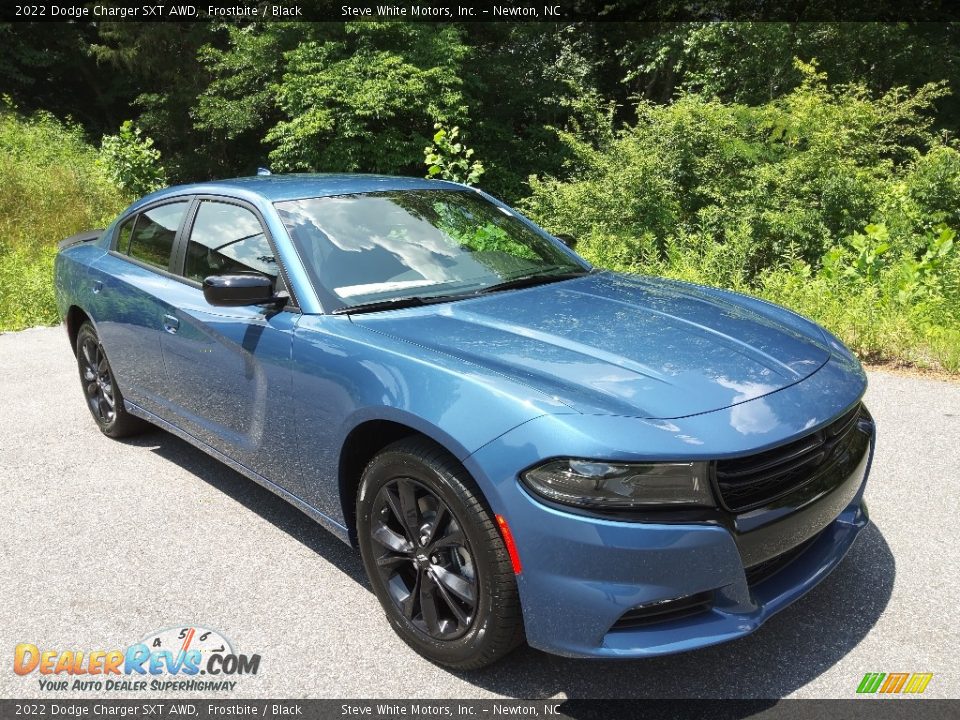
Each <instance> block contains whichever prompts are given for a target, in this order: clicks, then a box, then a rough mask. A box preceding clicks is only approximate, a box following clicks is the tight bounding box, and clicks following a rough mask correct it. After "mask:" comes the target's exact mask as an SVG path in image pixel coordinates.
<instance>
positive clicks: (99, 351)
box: [78, 335, 117, 425]
mask: <svg viewBox="0 0 960 720" xmlns="http://www.w3.org/2000/svg"><path fill="white" fill-rule="evenodd" d="M78 359H79V361H80V377H81V378H82V379H83V392H84V394H85V395H86V396H87V405H89V406H90V412H91V413H93V416H94V418H96V419H97V420H98V421H99V422H100V423H103V424H105V425H106V424H109V423H112V422H113V421H114V420H115V419H116V417H117V397H116V393H115V392H114V389H113V375H112V374H111V373H110V365H109V364H108V363H107V356H106V354H105V353H104V352H103V347H102V346H101V345H100V343H99V342H97V339H96V337H94V336H92V335H87V336H85V337H84V338H83V342H81V343H80V354H79V358H78Z"/></svg>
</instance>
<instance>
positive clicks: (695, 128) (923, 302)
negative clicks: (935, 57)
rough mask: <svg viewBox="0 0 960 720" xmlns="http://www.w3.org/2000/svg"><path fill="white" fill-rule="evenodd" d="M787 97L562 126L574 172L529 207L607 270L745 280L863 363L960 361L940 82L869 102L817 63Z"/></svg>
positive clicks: (678, 105) (956, 174) (957, 191)
mask: <svg viewBox="0 0 960 720" xmlns="http://www.w3.org/2000/svg"><path fill="white" fill-rule="evenodd" d="M797 69H798V70H799V72H800V73H801V74H802V76H803V78H804V79H803V82H802V83H801V85H800V86H799V87H798V88H797V89H796V90H794V91H793V92H791V93H789V94H787V95H786V96H784V97H783V98H782V99H780V100H776V101H773V102H770V103H767V104H764V105H758V106H745V105H738V104H735V103H723V102H720V101H719V100H716V99H711V98H705V97H701V96H698V95H692V94H688V95H684V96H681V97H679V98H678V99H677V100H676V101H675V102H673V103H672V104H669V105H654V104H652V103H641V105H640V107H639V108H638V116H639V122H638V123H637V124H636V125H634V126H628V127H624V128H622V129H619V130H615V129H614V128H612V127H611V128H608V129H607V131H606V132H601V133H596V132H595V133H592V135H591V137H590V139H589V140H587V139H584V138H583V137H581V136H579V135H578V134H576V133H564V134H562V137H563V139H564V141H565V142H566V144H567V146H568V147H569V149H570V151H571V154H572V156H573V158H574V159H573V161H572V162H571V163H570V164H569V167H568V176H567V177H565V178H557V177H533V178H531V181H530V182H531V189H532V191H533V192H532V195H531V196H530V197H528V198H527V199H526V200H525V201H523V206H524V209H525V210H527V212H529V213H530V214H531V215H532V216H533V217H534V219H536V220H538V221H540V222H541V223H543V224H544V225H545V226H546V227H548V228H549V229H551V230H552V231H554V232H561V233H571V234H573V235H575V236H578V237H579V238H580V244H579V246H578V247H579V249H580V250H581V251H582V252H583V254H584V255H586V257H587V258H588V259H590V260H591V261H592V262H594V263H595V264H596V265H598V266H601V267H608V268H612V269H616V270H621V271H625V272H639V273H648V274H655V275H666V276H670V277H677V278H682V279H685V280H690V281H693V282H700V283H704V284H708V285H716V286H721V287H728V288H733V289H735V290H739V291H742V292H748V293H752V294H755V295H760V296H763V297H765V298H768V299H770V300H773V301H775V302H779V303H782V304H784V305H787V306H789V307H791V308H793V309H795V310H797V311H798V312H801V313H803V314H805V315H809V316H811V317H813V318H814V319H816V320H818V321H820V322H822V323H823V324H825V325H826V326H827V327H829V328H830V329H831V330H833V331H834V332H836V333H837V334H838V335H840V336H841V337H842V338H843V339H844V340H845V341H846V342H848V343H849V344H850V346H851V347H852V348H853V349H854V350H856V351H857V352H858V353H860V355H861V357H864V358H865V359H869V360H877V361H897V362H907V363H913V364H918V365H922V366H935V367H942V368H946V369H948V370H953V371H956V370H960V261H958V252H960V251H958V249H957V248H956V247H955V244H954V239H953V238H954V231H953V229H952V228H955V229H960V152H958V151H957V149H956V148H955V147H954V146H952V145H949V144H944V142H943V141H942V140H941V139H939V138H938V137H937V136H936V135H935V134H934V133H933V132H932V131H931V122H932V117H931V115H932V108H933V102H934V100H936V99H937V98H938V97H940V96H942V94H943V92H944V91H943V89H942V87H940V86H939V85H927V86H924V87H921V88H919V89H918V90H916V91H914V92H908V91H906V90H904V89H894V90H891V91H890V92H888V93H886V94H883V95H879V96H872V95H871V94H870V93H869V92H868V91H867V90H866V89H865V88H864V87H862V86H859V85H842V86H831V85H829V84H828V82H827V79H826V78H825V77H824V76H823V75H822V74H821V73H818V72H817V70H816V66H815V65H814V64H804V63H799V62H798V63H797Z"/></svg>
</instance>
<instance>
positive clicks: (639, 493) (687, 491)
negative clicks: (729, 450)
mask: <svg viewBox="0 0 960 720" xmlns="http://www.w3.org/2000/svg"><path fill="white" fill-rule="evenodd" d="M708 470H709V463H705V462H667V463H613V462H601V461H595V460H576V459H573V458H566V459H561V460H550V461H548V462H546V463H544V464H543V465H538V466H537V467H534V468H531V469H530V470H527V471H525V472H524V473H522V474H521V476H520V477H521V479H522V480H523V484H524V485H526V486H527V488H529V489H530V490H531V491H533V492H534V493H536V494H537V495H540V496H542V497H544V498H547V499H548V500H553V501H554V502H558V503H563V504H564V505H577V506H580V507H588V508H611V509H618V508H638V507H649V506H652V505H715V503H714V500H713V493H711V492H710V481H709V475H708Z"/></svg>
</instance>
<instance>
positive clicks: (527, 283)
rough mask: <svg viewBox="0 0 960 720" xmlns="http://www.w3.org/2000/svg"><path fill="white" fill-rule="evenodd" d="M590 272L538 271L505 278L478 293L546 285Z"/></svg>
mask: <svg viewBox="0 0 960 720" xmlns="http://www.w3.org/2000/svg"><path fill="white" fill-rule="evenodd" d="M589 274H590V271H589V270H570V271H568V272H562V273H536V274H534V275H523V276H522V277H517V278H513V279H511V280H504V281H503V282H501V283H497V284H496V285H490V286H489V287H485V288H483V289H482V290H478V291H477V294H478V295H481V294H486V293H491V292H498V291H500V290H514V289H517V288H524V287H533V286H534V285H545V284H546V283H552V282H556V281H557V280H570V279H571V278H578V277H583V276H584V275H589Z"/></svg>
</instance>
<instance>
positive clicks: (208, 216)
mask: <svg viewBox="0 0 960 720" xmlns="http://www.w3.org/2000/svg"><path fill="white" fill-rule="evenodd" d="M249 272H256V273H261V274H263V275H269V276H270V277H272V278H276V277H277V272H278V270H277V260H276V258H275V257H274V256H273V250H272V249H271V248H270V243H269V241H268V240H267V238H266V236H265V235H264V234H263V228H262V227H261V226H260V221H259V220H258V219H257V216H256V215H254V214H253V213H252V212H250V211H249V210H247V209H246V208H242V207H239V206H237V205H229V204H227V203H220V202H212V201H208V200H205V201H203V202H202V203H200V208H199V210H197V218H196V220H195V221H194V223H193V230H192V231H191V233H190V242H189V243H188V244H187V262H186V268H185V270H184V274H185V275H186V276H187V277H188V278H190V279H191V280H198V281H202V280H203V279H204V278H205V277H207V276H208V275H229V274H232V273H249Z"/></svg>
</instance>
